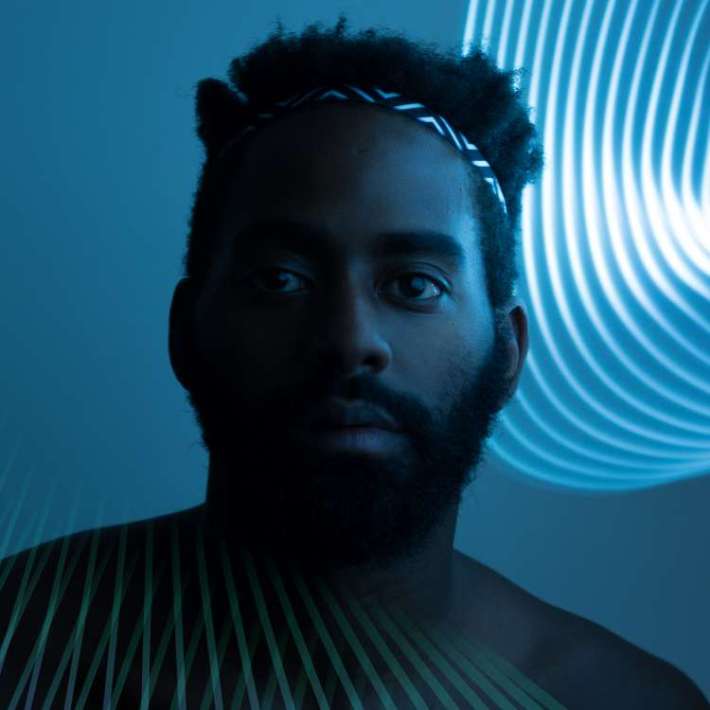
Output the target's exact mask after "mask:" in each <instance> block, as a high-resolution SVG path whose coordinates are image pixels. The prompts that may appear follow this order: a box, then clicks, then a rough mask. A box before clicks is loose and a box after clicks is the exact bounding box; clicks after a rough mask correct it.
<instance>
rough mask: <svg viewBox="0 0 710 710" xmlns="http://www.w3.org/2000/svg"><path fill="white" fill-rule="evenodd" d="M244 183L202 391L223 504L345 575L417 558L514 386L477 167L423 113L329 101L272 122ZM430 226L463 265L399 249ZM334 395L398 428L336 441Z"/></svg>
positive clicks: (206, 337)
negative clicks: (331, 416) (492, 284)
mask: <svg viewBox="0 0 710 710" xmlns="http://www.w3.org/2000/svg"><path fill="white" fill-rule="evenodd" d="M230 190H231V192H230V199H229V201H228V205H227V207H226V211H225V214H224V218H223V220H222V227H221V233H220V244H222V245H223V251H222V252H220V253H219V254H218V255H216V258H215V264H214V269H213V272H212V276H211V279H210V281H209V283H208V284H207V286H206V288H205V289H204V290H203V292H202V293H201V295H200V297H199V299H198V300H197V302H196V304H195V320H194V336H193V337H194V343H195V347H196V349H197V352H198V355H197V358H198V360H199V367H196V372H195V378H196V379H195V380H194V383H193V385H191V391H190V392H189V400H190V403H191V404H192V406H193V407H194V409H195V413H196V416H197V419H198V423H199V425H200V428H201V430H202V436H203V441H204V444H205V447H206V448H207V450H208V452H209V455H210V475H211V476H216V477H217V479H216V482H217V483H218V488H219V500H218V504H219V506H220V508H221V509H223V510H224V511H225V513H226V516H227V520H228V522H229V525H230V526H232V527H233V529H234V530H235V531H236V530H238V531H239V535H242V536H243V535H250V536H252V537H253V538H254V540H255V541H256V542H258V541H267V540H268V544H269V545H272V546H276V547H277V548H283V549H288V550H289V552H290V554H291V555H294V554H300V555H302V556H304V557H307V556H308V555H309V550H312V549H314V548H316V549H317V556H318V558H319V560H321V561H325V560H330V561H331V562H332V563H333V564H335V565H338V564H352V563H358V562H364V561H366V560H374V559H382V560H385V559H390V558H392V557H396V556H401V555H403V554H407V553H408V552H412V551H414V550H415V549H416V547H417V545H418V544H419V543H422V542H423V541H424V539H425V537H426V536H427V535H428V533H430V532H431V531H432V529H433V528H434V527H435V526H436V525H437V524H438V523H440V522H441V521H442V518H443V516H444V514H445V513H446V512H447V511H450V510H451V508H452V506H456V505H457V504H458V501H459V496H460V494H461V491H462V489H463V488H464V487H465V485H466V483H468V481H469V477H470V473H471V471H472V469H473V468H475V466H476V465H477V463H478V462H479V459H480V456H481V451H482V445H483V443H484V440H485V438H486V437H487V436H488V434H489V430H490V427H491V425H492V422H493V419H494V415H495V413H496V411H497V410H498V408H499V406H500V400H501V397H502V396H503V394H504V393H505V392H506V391H507V387H508V383H507V382H506V381H504V379H503V377H502V373H503V371H504V369H505V368H506V366H507V362H506V357H505V343H504V342H503V340H502V338H496V337H495V328H494V322H493V313H492V311H491V307H490V303H489V300H488V297H487V294H486V289H485V278H484V267H483V263H482V260H481V256H480V242H479V234H478V231H477V230H478V227H477V222H476V220H475V217H474V215H473V214H472V209H471V206H470V198H469V195H468V190H469V183H468V179H467V177H466V171H465V166H464V162H463V160H462V159H461V157H460V156H459V155H457V153H456V152H455V150H454V149H453V148H452V147H449V146H448V145H447V144H445V143H444V142H443V141H439V140H438V139H437V138H436V136H434V135H431V134H430V132H429V131H427V130H424V129H423V128H422V127H419V126H417V125H416V124H415V123H414V122H412V121H411V119H407V118H404V117H399V116H396V115H392V114H391V113H389V112H385V111H381V110H374V109H373V108H372V107H366V106H362V107H361V106H357V105H348V106H343V105H329V106H319V107H317V108H313V109H309V110H306V111H304V112H302V113H300V114H292V115H290V116H288V117H285V118H282V119H280V120H278V121H275V122H273V123H271V124H269V125H267V126H265V127H263V128H262V129H261V131H260V132H259V133H257V134H256V135H255V136H254V137H253V138H252V142H251V144H250V145H249V146H248V147H247V149H246V152H245V154H244V156H243V159H242V161H241V162H240V167H239V169H238V173H237V175H236V176H235V178H234V182H233V184H232V186H231V187H230ZM266 221H271V224H272V226H271V227H269V228H267V229H265V228H263V227H262V228H261V230H260V232H259V233H258V234H256V232H255V231H254V229H253V228H254V227H255V225H259V224H262V223H264V222H266ZM287 222H288V224H287ZM295 223H298V224H300V225H302V227H301V229H300V237H301V238H300V239H299V240H296V239H294V236H295V235H296V231H295V228H294V227H293V226H292V225H293V224H295ZM422 231H430V232H439V233H443V234H444V235H448V239H449V241H450V242H451V243H452V244H453V246H454V247H458V250H459V251H460V258H458V259H457V258H453V257H452V255H447V254H443V253H442V254H440V253H437V252H427V251H423V250H419V249H417V248H416V247H415V245H412V244H409V245H407V244H405V247H406V248H405V250H404V251H401V252H400V253H396V254H395V253H388V252H387V251H386V249H385V248H384V247H385V246H386V245H387V244H391V243H392V242H393V238H392V237H391V236H389V237H388V236H383V235H385V234H386V233H387V234H391V233H395V232H399V233H404V232H410V233H411V232H422ZM400 242H402V240H401V239H400ZM333 398H339V399H340V401H341V402H345V403H346V404H347V403H353V402H355V401H357V402H359V403H365V404H367V405H373V406H375V407H378V408H380V409H381V410H384V412H385V413H387V414H388V415H390V417H392V418H393V419H394V420H395V422H396V423H397V424H398V425H399V427H400V428H401V429H400V431H399V432H397V433H389V434H386V435H384V439H383V442H382V445H380V446H376V447H374V448H370V449H363V448H348V447H347V446H327V445H326V444H325V443H324V439H323V435H322V432H319V431H317V430H316V428H315V424H314V420H315V419H316V418H317V416H318V414H319V412H320V408H321V407H322V406H323V405H324V404H326V403H327V402H329V401H332V399H333ZM211 485H212V483H211ZM216 489H217V488H215V490H216ZM212 502H213V503H214V504H215V505H216V501H212ZM209 503H210V501H208V505H209ZM215 509H216V508H215Z"/></svg>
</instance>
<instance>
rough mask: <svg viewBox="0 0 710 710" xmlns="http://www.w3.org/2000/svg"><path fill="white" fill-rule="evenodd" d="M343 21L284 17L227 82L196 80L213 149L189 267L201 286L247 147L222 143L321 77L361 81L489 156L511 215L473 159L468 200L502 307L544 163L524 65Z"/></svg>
mask: <svg viewBox="0 0 710 710" xmlns="http://www.w3.org/2000/svg"><path fill="white" fill-rule="evenodd" d="M346 23H347V20H346V18H345V17H344V15H342V14H341V15H340V17H339V19H338V21H337V23H336V25H335V27H334V28H333V29H332V30H323V29H322V24H321V23H314V24H311V25H309V26H307V27H306V28H305V29H304V30H303V32H302V33H301V35H300V36H298V35H295V34H294V33H285V32H284V29H283V26H282V24H281V22H280V21H279V22H278V23H277V27H276V30H275V31H274V32H272V34H270V35H269V36H268V37H267V39H266V40H264V41H263V42H262V43H260V44H258V45H256V46H255V47H254V48H253V49H252V50H251V51H250V52H248V53H247V54H245V55H243V56H242V57H238V58H235V59H233V60H232V62H231V64H230V67H229V72H228V76H229V82H230V86H228V85H227V84H226V83H225V82H223V81H220V80H218V79H212V78H208V79H203V80H201V81H200V82H198V84H197V95H196V111H197V120H198V127H197V134H198V136H199V138H200V140H201V141H202V143H203V145H204V147H205V150H206V158H205V161H204V163H203V165H202V171H201V174H200V178H199V183H198V187H197V190H196V193H195V203H194V205H193V208H192V215H191V218H190V232H189V234H188V240H187V251H186V254H185V257H184V258H183V266H184V269H185V273H184V275H185V276H186V277H189V278H190V279H191V280H192V281H193V282H194V283H195V284H197V286H198V287H200V288H201V287H202V286H203V285H204V283H205V281H206V279H207V275H208V273H209V271H210V269H211V268H212V266H213V264H212V259H213V258H214V255H215V254H216V253H217V249H216V247H217V245H216V243H215V240H216V235H217V233H218V229H217V227H218V225H219V224H220V221H221V219H222V216H223V213H224V208H225V200H226V199H227V195H228V190H227V188H228V185H229V177H230V176H232V175H233V174H234V172H235V169H236V165H237V163H238V160H239V157H240V155H241V153H240V151H239V150H234V151H230V152H229V153H227V157H226V158H225V159H222V158H220V152H221V151H222V149H223V148H224V146H225V145H226V144H227V143H228V142H229V141H230V140H231V139H233V138H234V137H235V136H236V135H237V134H238V133H239V132H240V131H241V130H242V129H243V128H244V127H245V126H248V125H250V124H251V123H253V119H254V117H255V116H256V114H258V113H260V112H263V111H268V110H269V108H270V107H271V106H272V104H273V103H274V102H276V101H282V100H284V99H286V98H288V97H290V96H293V95H295V94H298V93H300V92H305V91H309V90H311V89H314V88H316V87H319V86H328V85H331V84H344V83H350V84H360V85H363V84H364V85H372V86H377V87H382V89H384V90H386V91H395V92H398V93H400V94H402V95H403V96H406V97H408V98H409V99H412V100H413V101H418V102H421V103H422V104H425V105H426V106H427V107H428V108H429V109H431V110H432V111H435V112H436V113H439V114H441V115H443V116H445V117H446V119H447V120H448V121H449V123H450V124H451V125H453V126H454V127H455V128H456V129H458V130H460V131H462V132H463V133H464V134H465V135H466V137H467V138H468V139H469V140H470V141H472V142H473V143H475V145H476V146H477V147H478V149H479V150H480V151H481V153H482V154H483V156H484V158H485V159H486V160H487V161H488V163H489V164H490V166H491V168H492V170H493V172H494V173H495V175H496V177H497V179H498V182H499V184H500V187H501V189H502V191H503V194H504V196H505V202H506V205H507V211H508V213H507V215H506V214H505V213H503V212H502V211H501V210H500V209H498V208H497V205H496V199H495V197H494V195H493V193H492V192H491V190H490V188H489V187H488V186H487V185H486V183H485V182H484V181H483V180H482V179H481V178H480V175H478V174H476V169H475V168H474V167H473V166H472V165H471V164H470V163H469V162H468V161H466V166H467V171H468V175H469V177H470V180H469V184H470V195H471V204H472V206H474V212H475V213H476V214H477V216H478V220H479V223H480V225H481V249H482V257H483V263H484V268H485V274H486V288H487V291H488V296H489V299H490V301H491V305H492V307H493V309H494V310H495V309H498V308H500V307H502V306H503V305H505V304H506V303H507V302H508V301H509V300H510V298H511V297H512V295H513V293H514V289H515V285H516V283H517V280H518V271H517V261H516V250H517V234H518V232H519V224H520V210H521V196H522V190H523V188H524V186H525V185H526V184H527V183H529V182H532V181H533V180H534V179H535V178H536V177H537V175H538V173H539V171H540V169H541V166H542V149H541V146H540V144H539V143H538V141H537V136H536V132H535V127H534V126H533V124H532V123H531V122H530V121H529V119H528V109H527V106H525V105H524V104H523V103H522V101H521V98H520V93H519V89H518V87H517V85H516V78H517V76H518V74H519V71H501V70H500V69H498V68H497V67H496V66H495V64H494V63H493V62H492V61H491V60H490V59H489V58H488V57H487V56H486V55H485V54H484V53H483V52H482V51H481V50H475V51H472V52H471V53H469V54H467V55H466V56H461V55H460V54H458V53H457V52H456V51H454V50H453V49H450V50H448V51H445V52H442V51H440V50H439V49H437V48H436V47H435V45H433V44H430V43H422V42H414V41H412V40H410V39H407V38H406V37H404V36H402V35H401V34H399V33H396V32H392V31H388V30H382V29H379V30H376V29H372V28H371V29H368V30H365V31H362V32H360V33H358V34H356V35H349V34H347V32H346ZM462 159H463V158H462Z"/></svg>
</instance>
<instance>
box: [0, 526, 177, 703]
mask: <svg viewBox="0 0 710 710" xmlns="http://www.w3.org/2000/svg"><path fill="white" fill-rule="evenodd" d="M180 516H181V513H177V514H169V515H166V516H159V517H156V518H150V519H147V520H141V521H136V522H130V523H123V524H118V525H111V526H106V527H101V528H96V529H92V530H86V531H81V532H77V533H73V534H70V535H65V536H61V537H59V538H56V539H54V540H50V541H47V542H44V543H41V544H39V545H36V546H34V547H31V548H29V549H26V550H23V551H20V552H17V553H15V554H12V555H10V556H8V557H5V558H3V559H1V560H0V707H7V706H9V701H10V699H11V698H12V697H15V696H17V693H18V692H20V693H22V692H29V690H27V688H28V687H29V686H30V685H32V683H30V680H29V676H28V674H27V669H28V668H29V667H30V666H32V667H34V666H35V664H36V663H39V664H40V668H41V672H39V675H38V678H37V684H36V692H38V693H39V692H40V688H43V687H44V688H46V687H48V686H49V685H51V684H52V682H53V679H54V676H53V674H54V672H55V671H56V670H57V669H59V668H65V666H66V658H67V657H68V656H67V648H68V646H69V644H72V645H74V644H76V643H77V642H76V634H77V630H78V631H79V632H80V636H81V643H79V644H78V645H79V647H80V650H81V653H82V655H86V656H87V657H88V655H89V654H90V653H91V650H92V649H93V648H98V647H99V646H100V645H101V644H102V643H104V640H103V637H104V635H105V630H106V628H107V624H110V620H111V615H112V611H113V608H114V606H115V604H116V603H117V602H116V600H117V599H118V604H119V606H122V607H127V608H128V609H130V610H133V608H134V607H137V606H138V605H139V604H140V603H142V596H141V597H140V598H139V594H137V593H133V591H132V590H135V589H139V588H140V585H135V584H134V585H131V584H130V582H131V579H133V581H136V580H137V579H138V578H139V577H140V576H141V575H142V574H143V572H144V568H145V559H146V540H148V539H151V540H153V539H154V540H155V541H156V545H155V565H156V566H157V565H158V563H159V562H160V559H161V558H163V559H164V558H165V557H166V556H165V555H164V554H162V555H161V554H160V552H159V549H162V550H164V549H165V545H163V544H162V543H160V542H159V541H160V540H161V539H168V540H169V533H170V529H171V523H172V521H173V520H174V519H180V520H182V519H183V518H181V517H180ZM148 531H150V532H151V533H154V534H152V535H147V534H146V533H147V532H148ZM33 682H34V681H33ZM18 688H19V690H18ZM22 688H25V691H23V690H22ZM21 697H22V695H20V696H17V697H15V700H16V701H19V700H20V698H21Z"/></svg>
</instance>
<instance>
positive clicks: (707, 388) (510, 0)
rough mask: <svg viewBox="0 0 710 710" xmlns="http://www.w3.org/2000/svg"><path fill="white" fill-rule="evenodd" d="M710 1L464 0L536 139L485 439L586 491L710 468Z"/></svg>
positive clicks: (531, 472) (511, 457) (527, 470)
mask: <svg viewBox="0 0 710 710" xmlns="http://www.w3.org/2000/svg"><path fill="white" fill-rule="evenodd" d="M709 2H710V0H704V1H703V0H697V1H695V0H693V1H688V2H680V1H678V0H655V1H653V0H627V1H625V2H615V1H614V0H595V1H593V2H591V1H590V0H497V1H496V0H491V1H490V2H471V4H470V6H469V10H468V16H467V19H466V27H465V33H464V43H463V53H464V54H467V53H468V52H469V51H470V48H471V47H472V46H475V45H478V44H481V45H482V46H483V48H484V49H485V50H487V51H488V52H489V53H490V55H491V57H492V58H493V59H494V60H495V61H496V62H497V63H498V65H499V66H502V67H504V68H506V69H512V68H518V67H524V68H525V72H526V73H525V74H523V77H522V78H523V80H522V81H521V83H520V86H521V90H522V91H523V95H524V96H525V99H526V102H527V103H528V104H530V105H531V106H532V107H533V111H532V115H531V118H532V120H533V121H534V122H535V123H536V125H537V128H538V131H539V135H540V137H541V139H542V142H543V147H544V150H545V167H544V169H543V173H542V176H541V178H540V179H539V180H538V182H537V183H536V184H535V185H533V186H530V187H528V188H526V192H525V193H524V200H523V217H522V237H521V251H520V258H521V265H520V266H521V268H520V271H521V282H520V288H519V295H520V296H521V298H522V300H523V302H524V303H525V304H526V307H527V310H528V315H529V320H530V349H529V352H528V358H527V364H526V369H525V372H524V375H523V377H522V379H521V382H520V386H519V388H518V391H517V393H516V396H515V398H514V399H513V400H512V401H511V403H510V404H509V406H508V407H507V408H506V409H505V410H503V412H502V413H501V415H500V418H499V423H498V426H497V429H496V431H495V433H494V435H493V436H492V438H491V440H490V442H489V449H490V451H491V452H492V453H494V454H495V455H497V456H498V457H500V458H501V459H502V460H503V461H504V462H505V463H506V464H507V468H509V469H512V472H513V475H514V476H516V475H519V474H522V475H524V476H525V477H533V478H534V479H537V480H538V481H540V482H542V483H545V484H551V485H563V486H566V487H572V488H579V489H587V490H589V491H594V490H597V491H608V490H623V489H636V488H645V487H649V486H655V485H660V484H663V483H668V482H671V481H674V480H679V479H683V478H688V477H691V476H699V475H702V474H707V473H710V307H708V304H709V303H710V278H709V276H710V159H709V156H708V148H709V145H710V143H709V135H708V134H709V127H710V102H709V101H708V98H709V97H710V91H708V65H709V63H710V12H709V7H708V5H709Z"/></svg>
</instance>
